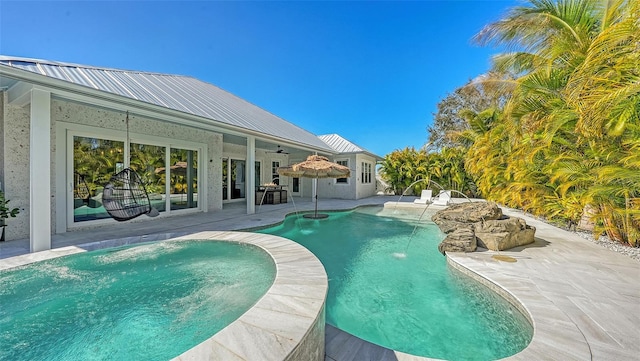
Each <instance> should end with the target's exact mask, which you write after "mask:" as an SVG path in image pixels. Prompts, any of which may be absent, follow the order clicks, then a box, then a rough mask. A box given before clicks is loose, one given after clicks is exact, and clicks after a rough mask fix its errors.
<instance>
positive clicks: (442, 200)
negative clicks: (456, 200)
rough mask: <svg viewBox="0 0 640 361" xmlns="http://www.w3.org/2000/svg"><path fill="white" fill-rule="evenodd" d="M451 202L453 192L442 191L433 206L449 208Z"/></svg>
mask: <svg viewBox="0 0 640 361" xmlns="http://www.w3.org/2000/svg"><path fill="white" fill-rule="evenodd" d="M450 202H451V191H442V192H440V193H439V194H438V196H437V197H435V198H434V199H433V204H435V205H438V206H447V205H449V203H450Z"/></svg>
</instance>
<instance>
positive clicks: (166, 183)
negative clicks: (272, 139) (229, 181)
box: [57, 125, 206, 226]
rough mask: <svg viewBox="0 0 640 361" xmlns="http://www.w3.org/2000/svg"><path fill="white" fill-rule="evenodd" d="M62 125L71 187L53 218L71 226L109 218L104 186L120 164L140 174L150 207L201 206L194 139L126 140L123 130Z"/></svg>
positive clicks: (198, 150)
mask: <svg viewBox="0 0 640 361" xmlns="http://www.w3.org/2000/svg"><path fill="white" fill-rule="evenodd" d="M65 129H66V130H67V131H68V132H67V137H66V144H68V145H69V152H70V154H69V158H68V159H67V162H68V163H67V172H68V173H67V174H66V178H67V179H68V181H67V182H68V184H69V186H73V192H68V193H67V192H64V193H65V195H64V199H65V200H66V206H67V207H66V210H65V211H64V212H60V213H64V214H65V216H60V217H58V218H57V221H63V217H64V221H65V222H66V223H67V225H68V226H73V224H79V223H81V222H90V221H94V220H100V219H110V218H111V216H110V215H109V214H108V213H107V211H106V210H105V209H104V206H103V205H102V193H103V190H104V186H105V185H106V184H107V183H109V180H110V179H111V176H112V175H114V174H115V173H118V172H120V171H121V170H123V169H124V168H125V167H129V168H131V169H132V170H133V171H135V172H136V174H137V175H138V176H139V177H140V180H141V181H142V183H143V184H144V187H145V190H146V191H147V194H148V196H149V201H150V202H151V206H152V207H154V208H155V209H157V210H158V211H160V212H166V213H170V212H171V211H174V210H182V209H197V208H199V207H201V204H200V201H201V199H200V198H199V194H198V188H199V187H200V185H201V184H199V173H201V172H202V170H200V169H198V164H199V161H200V159H199V157H200V156H201V154H202V151H201V149H203V148H198V147H197V146H196V147H192V146H193V144H196V143H187V142H183V144H184V146H182V145H181V144H179V145H177V146H176V145H172V143H173V141H172V140H170V139H166V138H159V137H154V136H147V135H139V134H138V135H137V136H136V137H134V139H135V140H133V141H131V142H130V143H129V144H126V141H125V139H124V138H125V137H124V134H122V133H119V132H109V131H104V133H103V134H100V135H98V133H100V132H102V131H103V130H101V129H97V128H94V127H89V126H80V125H77V126H76V125H74V126H73V127H72V128H65ZM204 149H206V148H204ZM60 193H62V192H60Z"/></svg>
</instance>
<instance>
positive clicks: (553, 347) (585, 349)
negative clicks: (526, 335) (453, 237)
mask: <svg viewBox="0 0 640 361" xmlns="http://www.w3.org/2000/svg"><path fill="white" fill-rule="evenodd" d="M464 256H465V254H464V253H461V254H460V255H457V253H455V252H447V255H446V258H447V264H449V265H450V266H451V267H453V268H455V269H456V270H458V271H460V272H462V273H463V274H465V275H467V276H469V277H471V278H473V279H474V280H476V281H478V282H480V283H482V284H483V285H485V286H487V287H489V289H491V290H492V291H493V292H495V293H496V294H498V295H500V296H501V297H502V298H504V299H505V300H506V301H507V302H509V303H510V304H511V305H513V306H514V307H515V308H516V309H518V310H519V311H520V312H521V313H522V314H523V315H524V316H525V317H526V318H527V319H528V320H529V322H530V323H531V325H532V326H533V338H532V339H531V342H530V343H529V345H527V347H525V349H524V350H522V351H520V352H518V353H516V354H515V355H512V356H509V357H506V358H503V359H502V360H509V361H519V360H543V359H549V358H550V357H551V358H555V357H560V359H563V360H590V359H591V350H590V348H589V344H588V342H587V340H586V339H585V337H584V335H583V334H582V332H581V331H580V330H579V329H578V327H577V326H576V325H575V323H573V321H571V319H570V318H569V317H568V316H567V315H566V314H565V313H564V312H563V311H562V310H561V309H560V308H558V307H557V306H556V305H554V304H553V302H552V301H551V300H548V299H546V298H545V297H542V296H541V295H539V294H538V293H537V292H536V291H535V285H533V284H520V283H518V281H517V280H514V279H513V278H512V277H511V276H512V275H511V274H509V273H507V274H501V273H497V272H495V273H491V274H488V273H486V272H483V273H481V272H478V271H476V270H474V264H473V263H470V262H468V261H469V260H470V259H469V258H467V257H464Z"/></svg>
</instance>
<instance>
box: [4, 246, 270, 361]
mask: <svg viewBox="0 0 640 361" xmlns="http://www.w3.org/2000/svg"><path fill="white" fill-rule="evenodd" d="M275 275H276V266H275V263H274V261H273V259H272V258H271V256H270V255H269V254H268V253H267V252H265V251H263V250H262V249H261V248H259V247H255V246H250V245H242V244H238V243H232V242H220V241H215V240H199V241H192V240H181V241H165V242H158V243H150V244H139V245H136V246H126V247H119V248H113V249H104V250H99V251H93V252H87V253H79V254H74V255H71V256H66V257H61V258H55V259H51V260H47V261H43V262H38V263H34V264H30V265H27V266H23V267H19V268H17V269H10V270H6V271H2V272H0V304H1V305H2V307H1V308H0V344H2V347H1V348H0V359H2V360H45V359H46V360H69V359H74V360H80V359H83V360H86V359H94V360H107V359H109V360H113V359H123V360H124V359H130V360H158V359H170V358H172V357H176V356H178V355H180V354H182V353H183V352H185V351H187V350H189V349H191V348H192V347H194V346H196V345H198V344H200V343H202V342H203V341H205V340H207V339H209V338H210V337H211V336H212V335H214V334H215V333H216V332H218V331H220V330H222V329H223V328H225V326H227V325H228V324H230V323H231V322H233V321H234V320H236V319H237V318H238V317H240V316H241V315H242V314H243V313H245V312H246V311H247V310H248V309H249V308H251V306H252V305H254V304H255V303H256V302H257V301H258V300H259V299H260V298H261V297H262V296H263V295H264V294H265V293H266V292H267V290H268V289H269V288H270V287H271V286H272V284H273V281H274V278H275Z"/></svg>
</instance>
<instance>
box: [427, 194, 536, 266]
mask: <svg viewBox="0 0 640 361" xmlns="http://www.w3.org/2000/svg"><path fill="white" fill-rule="evenodd" d="M431 220H433V222H434V223H435V224H437V225H438V227H440V230H441V231H442V232H443V233H445V234H446V235H447V236H446V237H445V239H444V240H443V241H442V243H440V245H438V250H439V251H440V252H442V253H443V254H444V252H447V251H449V252H473V251H475V250H476V248H477V247H478V246H479V247H483V248H487V249H490V250H494V251H501V250H505V249H509V248H513V247H517V246H522V245H525V244H529V243H533V241H534V235H535V231H536V229H535V228H534V227H531V226H527V224H526V222H525V221H524V219H521V218H517V217H507V216H505V215H503V214H502V209H500V207H498V205H497V204H495V203H490V202H469V203H460V204H455V205H452V206H450V207H448V208H446V209H443V210H441V211H438V212H436V213H435V214H434V215H433V217H431Z"/></svg>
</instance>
